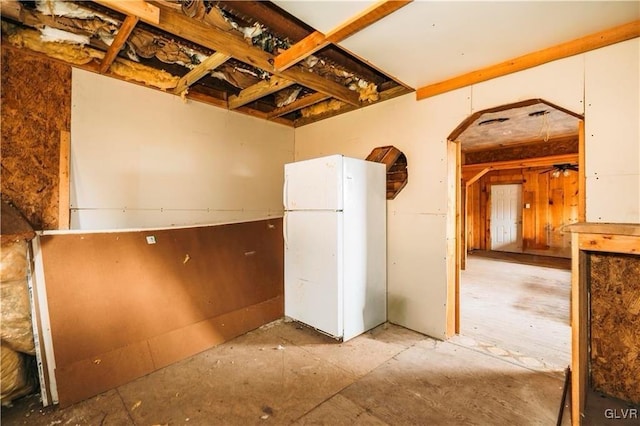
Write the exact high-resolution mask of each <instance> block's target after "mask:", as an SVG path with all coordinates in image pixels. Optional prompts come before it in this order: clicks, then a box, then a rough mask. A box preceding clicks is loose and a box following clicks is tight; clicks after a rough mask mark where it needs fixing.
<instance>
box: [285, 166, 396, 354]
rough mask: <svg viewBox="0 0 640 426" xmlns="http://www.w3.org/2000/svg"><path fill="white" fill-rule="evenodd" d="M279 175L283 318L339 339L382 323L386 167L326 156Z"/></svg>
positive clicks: (385, 247)
mask: <svg viewBox="0 0 640 426" xmlns="http://www.w3.org/2000/svg"><path fill="white" fill-rule="evenodd" d="M284 175H285V177H284V190H283V201H284V210H285V212H284V227H283V233H284V245H285V256H284V275H285V276H284V300H285V302H284V312H285V315H286V316H288V317H290V318H292V319H294V320H297V321H299V322H302V323H304V324H307V325H309V326H311V327H313V328H315V329H317V330H319V331H321V332H324V333H326V334H328V335H330V336H332V337H334V338H336V339H341V340H343V341H347V340H349V339H351V338H353V337H355V336H357V335H359V334H361V333H363V332H365V331H367V330H370V329H371V328H373V327H375V326H377V325H379V324H382V323H383V322H385V321H386V319H387V259H386V257H387V255H386V253H387V241H386V228H387V220H386V208H387V207H386V205H387V203H386V166H385V165H384V164H381V163H374V162H370V161H365V160H360V159H355V158H348V157H343V156H342V155H332V156H328V157H322V158H314V159H311V160H305V161H299V162H295V163H289V164H286V165H285V168H284Z"/></svg>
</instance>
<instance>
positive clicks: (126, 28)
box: [100, 15, 139, 74]
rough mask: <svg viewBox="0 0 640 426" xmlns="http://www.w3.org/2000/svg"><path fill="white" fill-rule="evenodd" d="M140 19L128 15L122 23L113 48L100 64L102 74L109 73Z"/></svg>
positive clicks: (110, 47)
mask: <svg viewBox="0 0 640 426" xmlns="http://www.w3.org/2000/svg"><path fill="white" fill-rule="evenodd" d="M138 19H139V18H138V17H137V16H133V15H128V16H127V17H126V18H125V20H124V21H123V22H122V25H121V26H120V29H119V30H118V34H116V36H115V38H114V39H113V42H112V43H111V46H109V49H107V53H106V54H105V55H104V58H102V62H101V63H100V74H104V73H105V72H107V70H108V69H109V67H110V66H111V64H112V63H113V61H114V59H116V56H118V52H120V49H122V46H124V44H125V43H126V42H127V39H128V38H129V35H130V34H131V31H133V29H134V28H135V26H136V24H137V23H138Z"/></svg>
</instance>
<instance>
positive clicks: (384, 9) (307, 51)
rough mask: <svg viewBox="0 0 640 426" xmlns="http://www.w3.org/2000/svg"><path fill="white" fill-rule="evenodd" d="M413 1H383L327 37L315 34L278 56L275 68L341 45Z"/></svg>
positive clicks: (287, 65)
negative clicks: (337, 44) (329, 46)
mask: <svg viewBox="0 0 640 426" xmlns="http://www.w3.org/2000/svg"><path fill="white" fill-rule="evenodd" d="M411 1H413V0H408V1H395V0H382V1H379V2H378V3H376V4H374V5H372V6H371V7H369V8H367V9H366V10H365V11H363V12H362V13H360V14H358V15H357V16H354V17H353V18H351V19H349V20H348V21H346V22H345V23H343V24H341V25H339V26H338V27H336V28H335V29H333V30H331V31H330V32H328V33H327V34H326V35H324V34H322V33H321V32H319V31H316V32H313V33H311V34H310V35H309V36H307V37H305V38H304V39H303V40H301V41H300V42H298V43H296V44H295V45H293V46H291V48H289V49H287V50H286V51H285V52H283V53H281V54H280V55H278V56H277V57H276V58H275V62H274V67H275V69H276V70H279V71H283V70H286V69H287V68H289V67H291V66H293V65H295V64H296V63H297V62H299V61H301V60H302V59H304V58H306V57H307V56H309V55H311V54H313V53H315V52H316V51H318V50H320V49H322V48H323V47H325V46H327V45H328V44H331V43H339V42H340V41H342V40H344V39H345V38H347V37H349V36H352V35H353V34H355V33H357V32H358V31H360V30H362V29H364V28H366V27H368V26H369V25H371V24H373V23H375V22H377V21H379V20H380V19H382V18H384V17H385V16H387V15H389V14H391V13H393V12H395V11H396V10H398V9H400V8H401V7H403V6H406V5H407V4H409V3H411Z"/></svg>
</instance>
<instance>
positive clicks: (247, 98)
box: [229, 75, 295, 109]
mask: <svg viewBox="0 0 640 426" xmlns="http://www.w3.org/2000/svg"><path fill="white" fill-rule="evenodd" d="M293 84H295V81H291V80H287V79H286V78H282V77H277V76H275V75H274V76H272V77H271V78H270V79H269V80H262V81H261V82H259V83H256V84H254V85H253V86H249V87H247V88H246V89H243V90H242V91H241V92H240V93H238V94H237V95H233V96H230V97H229V109H236V108H240V107H241V106H243V105H246V104H248V103H250V102H253V101H255V100H257V99H260V98H262V97H264V96H267V95H270V94H271V93H274V92H277V91H279V90H282V89H285V88H287V87H289V86H291V85H293Z"/></svg>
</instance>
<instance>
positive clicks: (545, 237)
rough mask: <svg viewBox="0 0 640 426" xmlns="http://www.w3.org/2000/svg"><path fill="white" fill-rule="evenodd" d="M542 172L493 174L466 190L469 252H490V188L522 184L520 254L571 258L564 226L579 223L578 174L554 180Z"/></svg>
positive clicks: (503, 171) (532, 169)
mask: <svg viewBox="0 0 640 426" xmlns="http://www.w3.org/2000/svg"><path fill="white" fill-rule="evenodd" d="M545 170H548V169H547V168H531V169H522V170H518V169H515V170H501V171H493V172H489V173H487V174H486V175H484V176H483V177H482V178H480V179H479V180H478V181H477V182H476V183H473V184H472V185H470V186H469V187H468V188H467V190H468V205H467V222H466V223H467V230H466V236H467V238H468V241H467V249H468V250H490V249H491V235H490V229H491V223H490V217H491V215H490V209H491V200H490V193H491V185H497V184H509V183H521V184H522V204H523V211H522V240H523V252H525V253H531V254H545V255H549V256H561V257H570V236H569V234H567V233H565V232H564V231H563V227H564V226H566V225H568V224H572V223H576V222H577V221H578V175H577V173H574V172H570V173H569V175H568V176H564V175H560V176H559V177H557V178H553V177H551V174H550V173H542V172H544V171H545ZM527 205H528V206H529V207H526V206H527Z"/></svg>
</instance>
